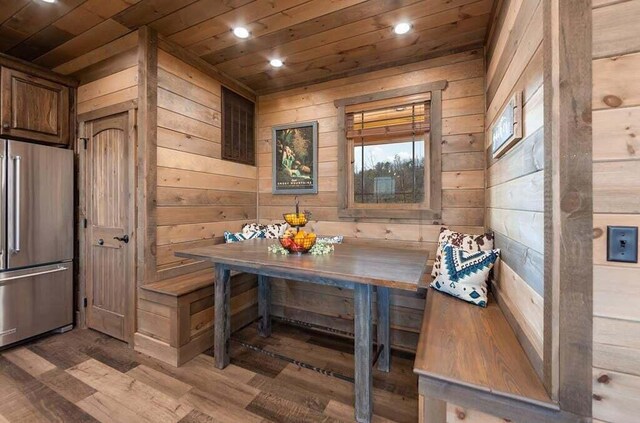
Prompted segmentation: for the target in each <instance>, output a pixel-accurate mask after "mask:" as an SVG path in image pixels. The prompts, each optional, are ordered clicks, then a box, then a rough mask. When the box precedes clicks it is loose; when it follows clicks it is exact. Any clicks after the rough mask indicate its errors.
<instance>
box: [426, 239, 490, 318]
mask: <svg viewBox="0 0 640 423" xmlns="http://www.w3.org/2000/svg"><path fill="white" fill-rule="evenodd" d="M499 256H500V250H489V251H475V252H467V251H465V250H464V249H462V248H457V247H454V246H453V245H451V244H448V245H445V246H444V247H443V248H442V262H441V263H442V269H441V271H440V274H439V275H438V277H437V278H436V279H435V280H434V281H433V282H431V286H432V287H433V288H435V289H437V290H438V291H442V292H445V293H447V294H450V295H453V296H454V297H458V298H460V299H462V300H465V301H467V302H470V303H473V304H476V305H479V306H480V307H486V306H487V280H488V279H489V272H490V271H491V268H492V267H493V265H494V264H495V262H496V260H497V259H498V257H499Z"/></svg>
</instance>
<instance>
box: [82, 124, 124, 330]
mask: <svg viewBox="0 0 640 423" xmlns="http://www.w3.org/2000/svg"><path fill="white" fill-rule="evenodd" d="M134 119H135V115H134V113H133V112H125V113H120V114H117V115H112V116H107V117H104V118H100V119H96V120H93V121H90V122H86V123H85V124H84V128H83V129H84V135H85V139H86V148H85V149H84V160H83V162H84V167H85V179H84V182H85V185H84V188H85V192H84V208H85V210H84V213H85V217H86V222H85V226H86V229H85V238H84V246H85V254H84V257H85V263H84V266H83V269H84V277H85V287H86V297H87V310H86V322H87V326H88V327H89V328H92V329H96V330H98V331H100V332H103V333H106V334H108V335H111V336H113V337H115V338H118V339H122V340H125V341H128V342H131V341H132V339H133V322H134V311H135V267H134V266H135V240H134V229H135V222H134V210H135V208H134V207H135V204H134V194H135V170H134V169H135V168H134V151H135V138H134V126H133V120H134Z"/></svg>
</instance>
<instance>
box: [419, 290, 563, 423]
mask: <svg viewBox="0 0 640 423" xmlns="http://www.w3.org/2000/svg"><path fill="white" fill-rule="evenodd" d="M488 304H489V305H488V307H487V308H481V307H478V306H474V305H472V304H468V303H466V302H464V301H462V300H459V299H456V298H454V297H451V296H449V295H446V294H443V293H441V292H439V291H436V290H434V289H433V288H430V289H429V291H428V292H427V301H426V306H425V310H424V316H423V321H422V327H421V331H420V339H419V342H418V348H417V352H416V360H415V364H414V372H415V373H416V374H417V375H418V380H419V390H420V401H421V404H420V405H421V407H420V421H421V422H426V423H444V422H445V419H446V417H445V414H446V402H449V401H451V402H453V403H455V404H457V405H460V406H463V407H469V408H472V409H476V410H478V411H482V412H486V413H489V414H493V415H497V416H499V417H501V418H506V419H510V420H513V421H517V422H519V423H522V422H527V421H531V422H542V421H571V419H570V418H568V416H566V415H563V414H562V413H560V412H559V407H558V405H557V404H556V403H555V402H554V401H552V399H551V398H550V397H549V395H548V394H547V391H546V389H545V387H544V385H543V384H542V381H541V380H540V378H539V377H538V375H537V374H536V372H535V370H534V368H533V366H532V365H531V363H530V362H529V359H528V358H527V355H526V353H525V351H524V349H523V348H522V346H521V345H520V343H519V342H518V339H517V338H516V335H515V333H514V331H513V329H512V328H511V327H510V326H509V323H508V322H507V319H506V317H505V316H504V314H503V312H502V310H501V309H500V307H499V306H498V304H497V303H496V301H495V300H494V299H493V298H491V297H490V298H489V303H488Z"/></svg>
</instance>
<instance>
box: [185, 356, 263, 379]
mask: <svg viewBox="0 0 640 423" xmlns="http://www.w3.org/2000/svg"><path fill="white" fill-rule="evenodd" d="M183 367H184V368H187V369H191V368H193V369H195V370H198V369H206V371H213V372H215V373H217V374H219V375H220V376H224V377H226V378H229V379H231V380H233V381H235V382H240V383H247V382H249V381H250V380H251V379H253V377H254V376H255V375H256V374H255V372H252V371H251V370H247V369H244V368H242V367H240V366H235V365H233V364H231V365H229V366H227V367H226V368H225V369H224V370H219V369H217V368H215V365H214V359H213V356H209V355H204V354H201V355H199V356H197V357H195V358H194V359H193V360H191V361H189V362H187V363H186V364H184V366H183Z"/></svg>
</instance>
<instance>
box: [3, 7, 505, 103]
mask: <svg viewBox="0 0 640 423" xmlns="http://www.w3.org/2000/svg"><path fill="white" fill-rule="evenodd" d="M493 3H494V0H56V1H55V3H53V4H50V3H46V2H44V1H42V0H0V51H1V52H4V53H7V54H9V55H12V56H15V57H19V58H22V59H25V60H28V61H31V62H34V63H36V64H39V65H42V66H45V67H47V68H50V69H56V68H59V67H60V65H62V64H64V63H66V62H68V61H69V60H72V59H74V58H76V57H79V56H81V55H83V54H85V53H87V52H89V51H91V50H93V49H95V48H97V47H100V46H102V45H104V44H107V43H109V42H111V41H113V40H115V39H117V38H120V37H122V36H123V35H125V34H127V33H129V32H131V31H134V30H135V29H137V28H139V27H140V26H143V25H149V26H151V27H153V28H155V29H156V30H157V31H158V32H159V33H160V34H162V35H164V36H165V37H167V38H168V39H170V40H172V41H174V42H175V43H177V44H179V45H181V46H183V47H185V48H187V49H188V50H190V51H191V52H193V53H195V54H196V55H198V56H200V57H201V58H202V59H204V60H206V61H207V62H209V63H211V64H213V65H215V66H216V67H217V68H218V69H219V70H220V71H222V72H224V73H227V74H228V75H231V76H232V77H234V78H236V79H237V80H239V81H241V82H243V83H244V84H246V85H247V86H249V87H250V88H252V89H253V90H255V91H256V92H257V93H265V92H271V91H277V90H281V89H285V88H290V87H295V86H302V85H307V84H311V83H314V82H320V81H325V80H329V79H334V78H339V77H342V76H347V75H353V74H357V73H361V72H367V71H370V70H373V69H379V68H383V67H389V66H397V65H401V64H405V63H410V62H415V61H419V60H423V59H425V58H428V57H434V56H438V55H442V54H446V53H447V52H450V51H459V50H464V49H471V48H478V47H480V46H482V44H483V41H484V38H485V33H486V31H487V26H488V22H489V20H490V16H491V12H492V9H493ZM400 21H408V22H411V23H412V25H413V28H412V30H411V31H410V32H409V33H407V34H405V35H401V36H400V35H396V34H395V33H394V32H393V31H392V27H393V25H395V24H396V23H398V22H400ZM238 25H242V26H245V27H246V28H247V29H249V31H250V32H251V36H250V37H249V38H248V39H246V40H241V39H238V38H236V37H235V36H234V35H233V34H232V33H231V28H232V27H235V26H238ZM272 58H280V59H282V60H283V61H284V62H285V66H283V67H282V68H279V69H273V68H271V66H270V65H269V64H268V61H269V60H270V59H272Z"/></svg>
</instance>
